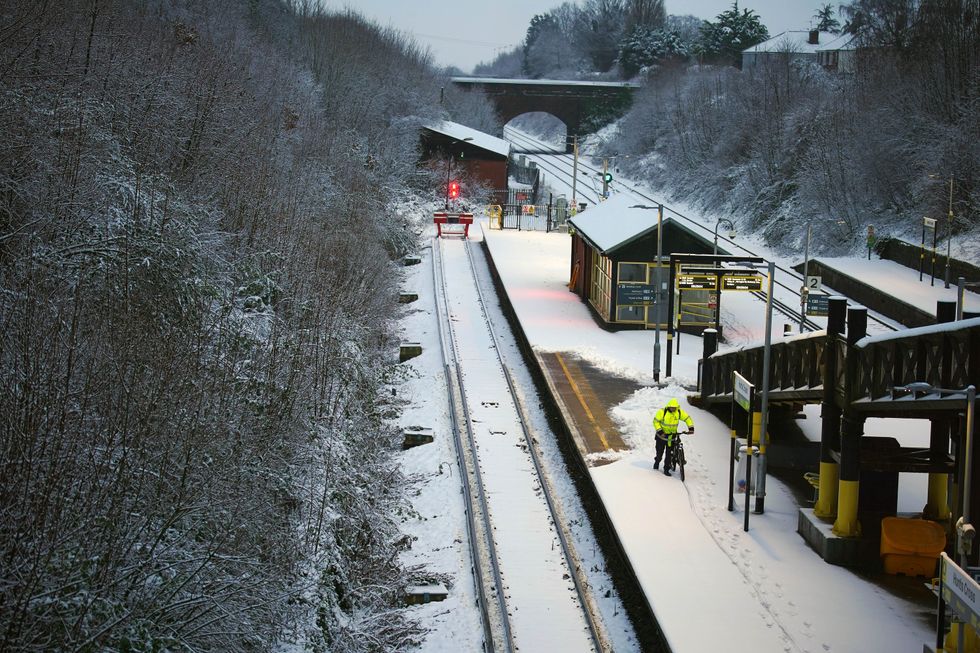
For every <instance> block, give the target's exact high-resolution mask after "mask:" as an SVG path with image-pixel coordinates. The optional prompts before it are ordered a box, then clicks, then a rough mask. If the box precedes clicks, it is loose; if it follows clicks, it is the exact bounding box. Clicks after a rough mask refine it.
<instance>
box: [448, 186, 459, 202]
mask: <svg viewBox="0 0 980 653" xmlns="http://www.w3.org/2000/svg"><path fill="white" fill-rule="evenodd" d="M457 197H459V182H458V181H451V182H449V199H451V200H454V199H456V198H457Z"/></svg>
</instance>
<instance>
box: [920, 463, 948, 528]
mask: <svg viewBox="0 0 980 653" xmlns="http://www.w3.org/2000/svg"><path fill="white" fill-rule="evenodd" d="M948 487H949V475H948V474H937V473H931V474H929V492H928V497H927V499H926V505H925V507H924V508H923V509H922V516H923V517H924V518H926V519H932V520H935V521H944V520H947V519H949V517H950V510H949V499H948V495H947V493H946V490H947V488H948Z"/></svg>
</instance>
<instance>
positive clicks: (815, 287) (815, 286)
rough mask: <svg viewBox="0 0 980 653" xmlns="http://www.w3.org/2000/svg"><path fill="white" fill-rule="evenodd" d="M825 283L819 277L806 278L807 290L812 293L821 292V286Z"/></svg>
mask: <svg viewBox="0 0 980 653" xmlns="http://www.w3.org/2000/svg"><path fill="white" fill-rule="evenodd" d="M822 281H823V279H821V278H820V277H818V276H814V275H808V276H807V278H806V289H807V290H808V291H810V292H820V284H821V282H822Z"/></svg>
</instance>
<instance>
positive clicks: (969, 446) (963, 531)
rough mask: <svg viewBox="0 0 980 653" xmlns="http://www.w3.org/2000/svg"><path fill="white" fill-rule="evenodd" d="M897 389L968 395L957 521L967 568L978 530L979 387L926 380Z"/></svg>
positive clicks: (959, 547) (959, 543) (963, 560)
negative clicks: (974, 501) (973, 506)
mask: <svg viewBox="0 0 980 653" xmlns="http://www.w3.org/2000/svg"><path fill="white" fill-rule="evenodd" d="M894 389H895V390H900V391H905V392H912V393H916V392H922V393H929V394H938V395H940V396H942V395H953V394H965V395H966V435H965V437H964V439H963V514H962V515H961V516H960V518H959V519H958V520H957V521H956V534H957V541H958V543H957V548H958V550H959V554H960V567H962V568H963V569H966V567H967V564H968V558H969V555H970V552H971V551H972V550H973V537H974V535H975V534H976V531H975V530H974V528H973V524H972V523H970V494H971V484H972V481H973V479H972V476H973V473H972V472H973V470H972V467H973V424H974V413H975V406H976V402H977V388H976V386H974V385H968V386H966V387H965V388H960V389H958V390H957V389H954V388H938V387H936V386H934V385H932V384H931V383H927V382H925V381H915V382H914V383H909V384H908V385H902V386H895V388H894Z"/></svg>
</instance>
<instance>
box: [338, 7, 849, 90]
mask: <svg viewBox="0 0 980 653" xmlns="http://www.w3.org/2000/svg"><path fill="white" fill-rule="evenodd" d="M322 2H323V4H324V5H325V6H326V7H327V8H328V9H331V10H341V9H344V8H346V7H350V8H351V9H354V10H355V11H357V12H358V13H360V14H361V15H363V16H364V17H366V18H368V19H370V20H372V21H374V22H376V23H378V24H379V25H381V26H382V27H394V28H395V29H398V30H400V31H402V32H405V33H406V34H408V35H411V36H412V37H414V38H415V40H416V41H417V42H418V43H420V44H422V45H426V46H429V47H430V48H431V49H432V52H433V54H434V55H435V62H436V64H437V65H440V66H450V65H453V66H457V67H458V68H460V69H461V70H463V71H464V72H467V73H469V72H472V70H473V66H475V65H476V64H478V63H481V62H489V61H491V60H493V58H494V57H496V56H497V55H498V54H499V53H501V52H505V51H507V50H510V49H512V48H513V47H514V46H516V45H518V44H519V43H521V42H522V41H523V40H524V35H525V34H526V32H527V27H528V25H529V24H530V22H531V18H532V17H533V16H534V15H535V14H543V13H546V12H548V11H549V10H551V9H554V8H555V7H558V6H560V5H561V4H562V3H561V1H560V0H493V1H492V2H487V1H485V0H479V1H477V0H416V1H415V2H406V1H405V0H354V1H350V0H322ZM577 4H579V5H581V2H579V3H577ZM823 4H827V3H826V1H825V0H742V1H741V2H739V9H752V10H753V11H755V12H756V13H757V14H759V16H760V17H761V19H762V22H763V24H764V25H765V26H766V27H767V28H768V29H769V33H770V34H772V35H775V34H778V33H779V32H783V31H786V30H795V29H808V28H809V27H810V24H811V18H812V16H813V14H815V13H816V11H817V9H819V8H820V7H821V6H822V5H823ZM831 4H833V6H835V7H836V6H837V3H836V2H834V3H831ZM731 5H732V2H731V0H667V13H668V14H674V15H686V14H690V15H693V16H697V17H698V18H703V19H705V20H713V19H714V18H715V17H716V16H717V15H718V14H720V13H721V12H723V11H725V10H726V9H728V8H729V7H731Z"/></svg>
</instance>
